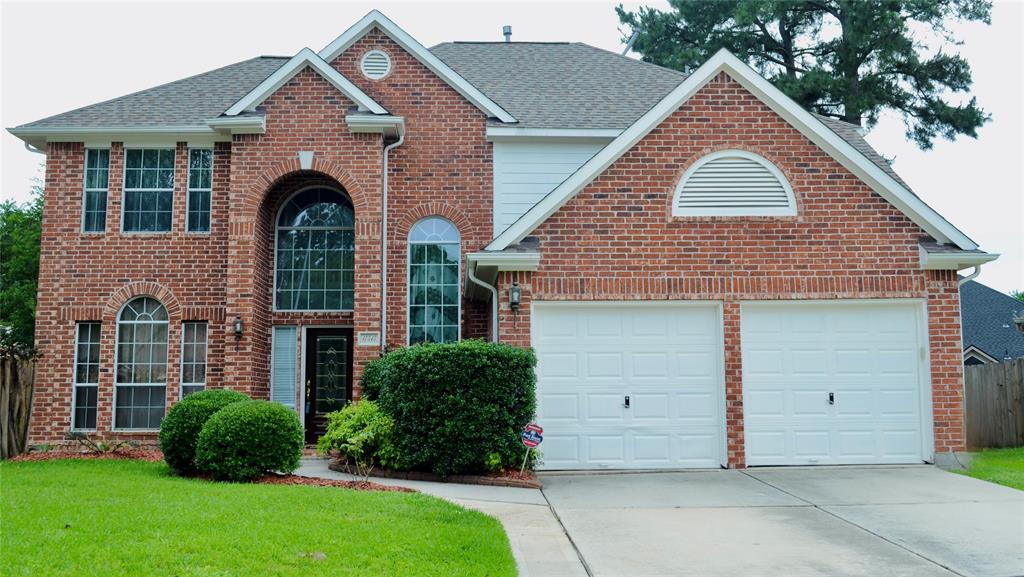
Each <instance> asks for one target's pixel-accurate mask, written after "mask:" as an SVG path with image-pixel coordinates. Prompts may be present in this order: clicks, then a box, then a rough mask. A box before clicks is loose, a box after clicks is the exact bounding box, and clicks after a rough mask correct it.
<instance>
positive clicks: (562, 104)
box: [18, 42, 909, 189]
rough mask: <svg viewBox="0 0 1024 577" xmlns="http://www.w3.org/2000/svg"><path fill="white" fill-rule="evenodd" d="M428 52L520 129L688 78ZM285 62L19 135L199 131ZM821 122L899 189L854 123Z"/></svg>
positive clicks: (637, 110) (515, 53)
mask: <svg viewBox="0 0 1024 577" xmlns="http://www.w3.org/2000/svg"><path fill="white" fill-rule="evenodd" d="M430 50H431V52H433V53H434V54H435V55H436V56H437V57H438V58H440V59H441V60H442V61H444V62H445V63H446V64H447V65H448V66H450V67H452V69H454V70H455V71H456V72H457V73H459V74H460V75H461V76H463V77H464V78H465V79H466V80H467V81H469V82H470V83H471V84H473V85H474V86H476V87H477V88H478V89H479V90H481V91H482V92H483V93H484V94H486V95H487V96H488V97H489V98H491V99H493V100H494V101H495V102H497V103H498V104H499V105H501V106H502V107H503V108H504V109H505V110H507V111H508V112H509V113H511V114H512V115H513V116H514V117H516V119H517V120H518V121H519V123H518V124H517V125H516V126H517V127H519V128H605V129H618V130H623V129H625V128H627V127H628V126H630V125H631V124H632V123H633V122H635V121H636V119H637V118H639V117H640V116H642V115H643V114H644V113H645V112H647V111H648V110H649V109H650V108H651V107H652V106H654V105H655V104H656V103H657V102H658V101H659V100H661V99H662V98H664V97H665V95H667V94H668V93H669V92H671V91H672V89H673V88H675V87H676V86H678V85H679V83H680V82H682V81H683V80H684V79H685V78H686V75H685V74H683V73H681V72H678V71H676V70H671V69H668V68H663V67H661V66H656V65H653V64H649V63H646V62H641V61H639V60H634V59H632V58H627V57H625V56H621V55H619V54H616V53H614V52H609V51H607V50H602V49H600V48H595V47H593V46H589V45H587V44H582V43H578V42H575V43H569V42H550V43H541V42H508V43H507V42H449V43H444V44H439V45H437V46H434V47H433V48H431V49H430ZM287 61H288V58H287V57H284V56H260V57H257V58H253V59H251V60H245V61H242V62H237V63H235V64H230V65H228V66H224V67H222V68H218V69H216V70H211V71H210V72H206V73H203V74H198V75H196V76H191V77H189V78H184V79H181V80H176V81H174V82H170V83H167V84H163V85H161V86H157V87H155V88H150V89H148V90H142V91H140V92H135V93H132V94H129V95H126V96H122V97H119V98H114V99H111V100H107V101H105V102H100V103H98V104H92V105H89V106H85V107H82V108H78V109H76V110H72V111H69V112H65V113H62V114H58V115H56V116H51V117H48V118H44V119H42V120H37V121H35V122H30V123H28V124H25V125H22V126H19V127H18V128H54V129H58V128H101V127H116V128H129V127H130V128H156V127H179V126H202V125H203V124H204V123H205V121H206V120H209V119H211V118H216V117H218V116H220V115H221V114H222V113H223V112H224V111H225V110H227V109H228V108H229V107H230V106H231V105H232V104H234V103H235V102H237V101H238V100H239V99H240V98H242V97H243V96H245V95H246V94H247V93H248V92H249V91H250V90H252V89H253V88H254V87H256V86H257V85H258V84H259V83H260V82H262V81H263V80H264V79H265V78H267V77H268V76H270V74H272V73H273V72H274V71H275V70H277V69H278V68H279V67H280V66H281V65H282V64H284V63H285V62H287ZM818 118H819V119H821V120H822V122H824V123H825V124H826V126H828V127H829V128H831V129H832V130H833V131H834V132H836V134H838V135H839V136H840V137H842V138H843V139H844V140H846V141H847V142H849V143H850V144H851V145H853V147H854V148H856V149H857V150H859V151H861V152H862V153H864V154H865V155H866V156H867V157H868V158H869V159H870V160H871V161H872V162H874V163H875V164H877V165H878V166H879V167H880V168H881V169H882V170H884V171H885V172H886V173H888V174H889V175H890V176H892V177H893V178H895V179H896V180H897V181H899V182H900V183H901V184H903V185H904V186H906V183H905V182H903V180H902V179H900V177H899V176H898V175H897V174H896V173H895V172H894V171H893V170H892V167H891V166H889V163H888V162H887V161H886V160H885V159H884V158H883V157H882V156H881V155H880V154H878V153H877V152H875V150H874V149H873V148H871V146H870V145H869V144H868V143H867V142H866V141H865V140H864V138H863V137H862V136H861V135H860V133H859V132H858V127H857V126H854V125H851V124H847V123H845V122H842V121H839V120H835V119H831V118H827V117H823V116H819V117H818ZM907 188H908V189H909V186H908V187H907Z"/></svg>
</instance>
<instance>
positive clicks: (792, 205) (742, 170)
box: [672, 150, 796, 216]
mask: <svg viewBox="0 0 1024 577" xmlns="http://www.w3.org/2000/svg"><path fill="white" fill-rule="evenodd" d="M795 214H796V201H795V200H794V197H793V189H792V188H791V187H790V186H789V182H788V181H787V180H786V177H785V175H783V174H782V172H781V171H780V170H779V169H778V168H776V167H775V165H774V164H772V163H771V162H768V160H766V159H764V158H762V157H760V156H758V155H756V154H752V153H749V152H746V151H744V150H722V151H719V152H714V153H712V154H709V155H707V156H705V157H704V158H701V159H700V160H698V161H697V162H696V163H694V164H693V166H691V167H690V168H689V170H687V171H686V173H685V174H684V175H683V178H682V179H680V181H679V186H678V187H677V188H676V193H675V196H674V198H673V200H672V216H786V215H795Z"/></svg>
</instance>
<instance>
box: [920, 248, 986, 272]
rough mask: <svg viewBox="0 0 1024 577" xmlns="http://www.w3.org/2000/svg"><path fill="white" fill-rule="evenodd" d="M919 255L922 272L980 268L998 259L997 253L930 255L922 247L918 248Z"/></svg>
mask: <svg viewBox="0 0 1024 577" xmlns="http://www.w3.org/2000/svg"><path fill="white" fill-rule="evenodd" d="M918 249H919V251H920V255H921V268H922V269H923V270H964V269H966V268H971V267H974V266H980V265H983V264H985V263H989V262H992V261H994V260H996V259H997V258H999V254H998V253H991V252H980V253H958V252H952V253H941V252H937V253H930V252H928V251H926V250H925V249H924V247H919V248H918Z"/></svg>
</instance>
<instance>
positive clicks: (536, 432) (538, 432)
mask: <svg viewBox="0 0 1024 577" xmlns="http://www.w3.org/2000/svg"><path fill="white" fill-rule="evenodd" d="M522 439H523V444H524V445H526V455H525V456H524V457H523V466H522V467H520V468H519V472H520V473H522V472H523V471H525V470H526V460H527V459H529V458H530V451H531V450H532V449H535V448H536V447H537V445H540V444H541V442H542V441H543V440H544V428H543V427H541V426H540V425H538V424H537V423H530V424H529V425H526V428H525V429H523V434H522Z"/></svg>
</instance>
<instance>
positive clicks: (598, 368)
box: [533, 303, 724, 469]
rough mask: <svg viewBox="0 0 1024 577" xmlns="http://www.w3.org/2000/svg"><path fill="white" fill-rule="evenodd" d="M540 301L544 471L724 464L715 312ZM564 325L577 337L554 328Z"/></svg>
mask: <svg viewBox="0 0 1024 577" xmlns="http://www.w3.org/2000/svg"><path fill="white" fill-rule="evenodd" d="M537 304H538V305H539V306H537V307H536V308H535V309H534V311H533V316H534V324H533V345H534V347H535V349H536V350H537V357H538V368H537V375H538V383H537V386H538V400H539V403H538V420H539V422H540V423H541V425H542V426H544V428H545V441H544V446H543V447H542V449H543V451H544V454H545V459H544V461H545V462H544V465H543V466H544V467H545V468H548V469H580V468H584V469H587V468H676V467H687V466H701V467H708V466H717V465H720V464H721V459H722V455H721V453H722V451H721V448H720V447H721V446H722V445H723V444H724V443H723V442H722V438H721V433H720V431H721V429H722V422H723V418H722V416H721V414H720V411H721V409H720V404H721V398H722V397H724V392H723V388H724V387H723V385H722V381H721V342H722V341H721V332H720V329H719V328H718V323H719V322H720V321H719V318H720V316H719V314H718V311H717V308H716V307H715V306H703V307H695V306H689V305H682V306H681V305H664V306H661V305H649V304H646V303H643V304H640V305H629V304H625V305H622V306H607V305H597V306H594V305H580V304H577V303H557V304H556V303H537ZM563 324H564V325H573V326H575V327H577V330H576V331H575V333H574V334H575V337H573V338H567V336H566V335H568V334H569V333H571V332H572V331H566V330H562V329H560V328H559V327H560V326H561V325H563ZM546 331H547V332H546ZM709 331H710V332H709ZM570 359H572V360H570ZM549 361H550V363H551V365H552V366H550V367H549V366H548V363H549ZM626 395H629V397H630V406H629V408H626V407H625V406H624V401H625V396H626ZM551 439H555V440H556V442H555V443H550V442H549V441H550V440H551Z"/></svg>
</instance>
